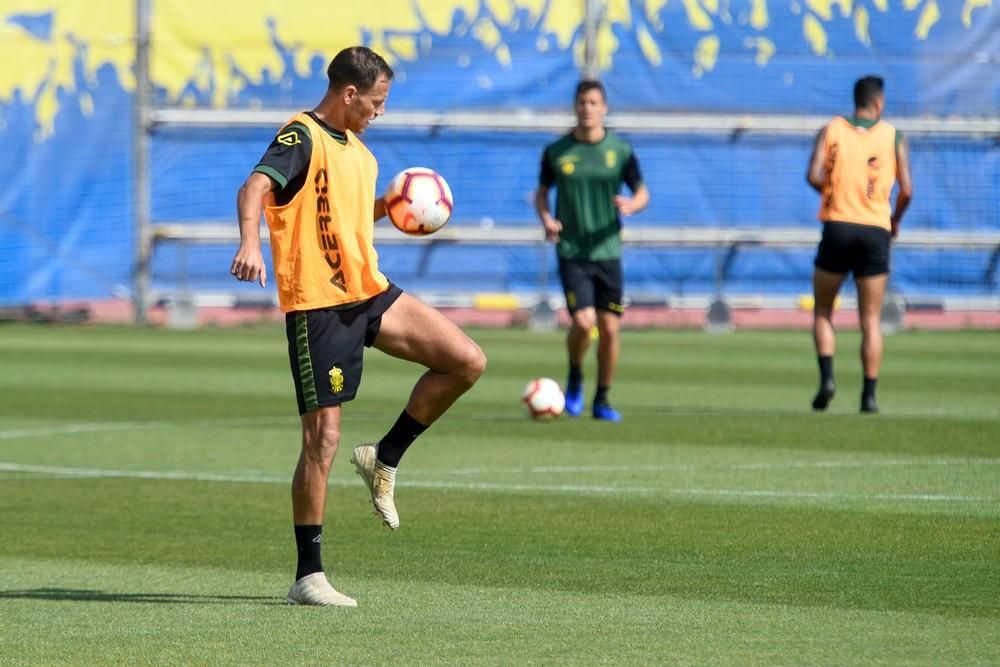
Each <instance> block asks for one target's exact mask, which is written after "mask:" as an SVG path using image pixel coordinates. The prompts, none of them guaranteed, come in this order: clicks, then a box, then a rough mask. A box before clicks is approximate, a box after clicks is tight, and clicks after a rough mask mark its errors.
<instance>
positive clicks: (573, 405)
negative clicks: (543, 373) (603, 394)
mask: <svg viewBox="0 0 1000 667" xmlns="http://www.w3.org/2000/svg"><path fill="white" fill-rule="evenodd" d="M566 414H568V415H569V416H570V417H579V416H580V415H581V414H583V383H582V382H581V383H580V384H578V385H576V386H575V387H574V386H573V385H571V384H569V383H566Z"/></svg>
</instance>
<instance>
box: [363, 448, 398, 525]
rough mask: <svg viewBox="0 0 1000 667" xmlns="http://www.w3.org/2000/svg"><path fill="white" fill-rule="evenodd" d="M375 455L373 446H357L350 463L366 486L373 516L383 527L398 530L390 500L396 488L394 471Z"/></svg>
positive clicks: (395, 515)
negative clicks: (373, 510)
mask: <svg viewBox="0 0 1000 667" xmlns="http://www.w3.org/2000/svg"><path fill="white" fill-rule="evenodd" d="M375 454H376V452H375V445H374V444H366V445H358V446H357V447H355V448H354V453H352V454H351V463H353V464H354V467H355V468H356V469H357V471H358V474H359V475H361V479H363V480H365V484H367V485H368V491H369V492H370V493H371V494H372V505H374V506H375V514H377V515H378V516H379V517H380V518H381V519H382V522H383V523H384V524H385V525H387V526H389V527H390V528H392V529H393V530H396V529H397V528H399V515H398V514H396V504H395V503H394V502H393V499H392V494H393V491H394V489H395V488H396V469H395V468H390V467H389V466H387V465H385V464H383V463H381V462H380V461H379V460H378V459H377V458H376V457H375Z"/></svg>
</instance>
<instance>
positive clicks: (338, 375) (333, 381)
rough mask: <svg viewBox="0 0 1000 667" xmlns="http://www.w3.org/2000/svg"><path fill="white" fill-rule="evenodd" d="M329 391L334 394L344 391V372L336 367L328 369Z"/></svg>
mask: <svg viewBox="0 0 1000 667" xmlns="http://www.w3.org/2000/svg"><path fill="white" fill-rule="evenodd" d="M330 389H332V390H333V393H335V394H337V393H340V392H342V391H344V372H343V371H342V370H340V369H339V368H337V367H336V366H334V367H333V368H331V369H330Z"/></svg>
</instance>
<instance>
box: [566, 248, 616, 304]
mask: <svg viewBox="0 0 1000 667" xmlns="http://www.w3.org/2000/svg"><path fill="white" fill-rule="evenodd" d="M559 278H560V279H561V280H562V286H563V292H564V293H565V295H566V308H567V309H568V310H569V312H570V313H575V312H576V311H578V310H580V309H582V308H596V309H597V310H606V311H608V312H611V313H616V314H618V315H621V314H622V313H623V312H625V307H624V305H622V287H623V283H624V280H623V278H622V262H621V260H620V259H609V260H595V261H578V260H572V259H563V258H561V257H560V258H559Z"/></svg>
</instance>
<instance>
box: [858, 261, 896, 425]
mask: <svg viewBox="0 0 1000 667" xmlns="http://www.w3.org/2000/svg"><path fill="white" fill-rule="evenodd" d="M854 282H855V283H857V286H858V318H859V320H860V324H861V367H862V368H863V369H864V373H865V386H864V391H863V392H862V394H861V412H868V413H875V412H878V403H877V402H876V401H875V384H876V383H877V382H878V374H879V371H880V370H881V369H882V328H881V319H882V301H883V299H884V298H885V288H886V284H887V283H888V282H889V274H887V273H883V274H881V275H877V276H869V277H866V278H856V279H855V281H854Z"/></svg>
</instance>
